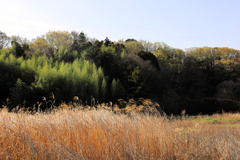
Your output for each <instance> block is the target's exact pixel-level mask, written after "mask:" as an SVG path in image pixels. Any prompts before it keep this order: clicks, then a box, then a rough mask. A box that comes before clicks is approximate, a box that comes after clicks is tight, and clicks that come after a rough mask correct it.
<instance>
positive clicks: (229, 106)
mask: <svg viewBox="0 0 240 160" xmlns="http://www.w3.org/2000/svg"><path fill="white" fill-rule="evenodd" d="M0 39H1V40H0V89H1V92H0V100H1V101H2V103H6V99H7V98H10V101H11V102H12V106H16V105H25V106H27V107H31V106H33V104H35V103H36V102H40V101H42V100H41V98H42V97H46V98H47V99H53V98H54V99H55V100H56V103H61V102H70V101H73V97H74V96H77V97H78V98H79V99H81V101H82V102H83V103H88V104H89V103H90V101H91V100H92V99H93V98H94V99H95V101H96V102H97V101H98V102H99V103H101V102H109V101H112V102H113V103H115V102H117V100H118V99H120V98H121V99H130V98H134V99H137V98H140V97H142V98H150V99H152V100H153V101H156V102H158V103H159V104H160V105H161V107H163V108H164V111H165V112H166V113H168V114H171V113H174V114H180V113H181V111H182V110H184V109H185V110H186V113H187V114H198V113H200V112H201V113H203V114H206V113H214V112H221V111H222V110H225V111H237V110H239V109H240V107H239V97H240V81H239V80H240V79H239V78H240V75H239V68H240V60H239V58H240V57H239V55H240V51H239V50H236V49H231V48H227V47H222V48H218V47H215V48H211V47H201V48H189V49H186V50H185V51H183V50H181V49H177V48H173V47H170V46H168V45H167V44H165V43H163V42H154V43H152V42H149V41H145V40H138V41H137V40H135V39H127V40H125V41H123V40H119V41H118V42H112V41H111V40H109V39H108V38H106V39H105V40H102V41H99V40H96V39H94V38H89V37H87V36H86V34H84V33H83V32H81V33H78V32H75V31H73V32H71V33H69V32H66V31H49V32H48V33H46V34H45V35H43V36H41V37H37V38H36V39H33V40H32V41H29V40H27V39H24V38H21V37H19V36H13V37H8V36H7V35H6V34H5V33H3V32H0ZM50 95H51V96H50ZM53 95H54V97H53ZM49 96H50V97H49Z"/></svg>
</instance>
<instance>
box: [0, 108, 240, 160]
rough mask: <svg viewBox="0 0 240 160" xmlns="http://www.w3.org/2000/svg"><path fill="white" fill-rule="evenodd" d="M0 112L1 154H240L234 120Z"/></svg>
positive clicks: (112, 156)
mask: <svg viewBox="0 0 240 160" xmlns="http://www.w3.org/2000/svg"><path fill="white" fill-rule="evenodd" d="M115 107H116V106H115ZM103 108H104V106H103ZM106 108H107V107H106ZM0 117H1V118H0V157H1V159H114V160H115V159H217V160H218V159H240V125H238V124H235V125H226V124H224V125H222V124H212V123H205V122H202V121H195V120H194V119H193V118H186V117H185V118H182V119H181V120H180V119H172V120H170V119H168V118H166V117H160V116H152V115H149V114H139V113H133V114H131V116H128V115H126V114H122V113H119V114H114V113H112V112H111V111H108V110H107V109H101V110H100V109H99V110H89V111H86V110H82V109H81V110H80V109H76V108H75V109H68V108H65V109H60V110H57V111H55V112H53V113H51V114H44V113H36V114H35V115H30V114H26V113H9V112H7V110H6V109H3V110H1V111H0ZM214 117H221V118H231V119H232V118H240V114H224V115H214ZM199 118H200V117H199Z"/></svg>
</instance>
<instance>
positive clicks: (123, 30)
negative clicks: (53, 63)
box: [0, 0, 240, 50]
mask: <svg viewBox="0 0 240 160" xmlns="http://www.w3.org/2000/svg"><path fill="white" fill-rule="evenodd" d="M0 30H1V31H2V32H5V33H6V34H7V35H8V36H12V35H19V36H21V37H26V38H28V39H29V40H31V39H32V38H36V37H37V36H41V35H43V34H45V33H46V32H48V31H49V30H67V31H69V32H71V31H72V30H75V31H83V32H84V33H87V34H88V36H89V37H94V38H97V39H99V40H104V39H105V38H106V37H108V38H109V39H110V40H112V41H117V40H119V39H122V38H123V39H124V40H126V39H127V38H134V39H137V40H139V39H144V40H149V41H151V42H156V41H160V42H165V43H167V44H168V45H169V46H172V47H174V48H181V49H185V48H190V47H203V46H209V47H230V48H234V49H239V50H240V0H121V1H118V0H38V1H37V0H0Z"/></svg>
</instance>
